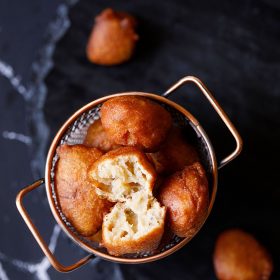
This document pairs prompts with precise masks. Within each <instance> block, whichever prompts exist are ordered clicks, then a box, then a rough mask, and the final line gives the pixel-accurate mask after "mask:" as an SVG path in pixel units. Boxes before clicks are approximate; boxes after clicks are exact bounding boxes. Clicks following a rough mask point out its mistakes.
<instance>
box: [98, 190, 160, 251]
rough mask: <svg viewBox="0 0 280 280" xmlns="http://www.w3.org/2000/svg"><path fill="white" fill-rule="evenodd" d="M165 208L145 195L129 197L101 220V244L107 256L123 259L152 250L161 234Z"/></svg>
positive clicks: (143, 193) (138, 194) (139, 194)
mask: <svg viewBox="0 0 280 280" xmlns="http://www.w3.org/2000/svg"><path fill="white" fill-rule="evenodd" d="M164 218H165V207H162V206H160V204H159V203H158V202H157V200H156V199H155V198H153V197H152V196H151V195H149V194H148V193H146V192H143V191H141V192H137V193H134V194H132V197H131V199H128V200H126V202H124V203H117V204H116V205H115V206H114V207H113V209H112V211H111V212H110V213H109V214H107V215H106V216H105V217H104V222H103V227H102V240H103V243H104V245H105V247H106V248H107V249H108V251H109V253H110V254H112V255H117V256H118V255H123V254H129V253H136V252H137V253H140V252H150V251H153V250H155V249H156V248H157V247H158V245H159V242H160V240H161V238H162V235H163V231H164Z"/></svg>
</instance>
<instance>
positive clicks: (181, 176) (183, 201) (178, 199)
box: [158, 162, 209, 237]
mask: <svg viewBox="0 0 280 280" xmlns="http://www.w3.org/2000/svg"><path fill="white" fill-rule="evenodd" d="M158 198H159V201H160V202H161V204H162V205H164V206H166V207H167V217H168V220H169V224H170V228H171V230H172V231H173V232H174V233H175V234H176V235H178V236H180V237H191V236H193V234H194V233H195V232H196V230H197V229H198V228H199V227H200V226H201V224H202V222H203V221H204V219H205V217H206V215H207V210H208V204H209V194H208V183H207V178H206V174H205V171H204V169H203V167H202V165H201V164H200V163H198V162H196V163H194V164H192V165H189V166H187V167H185V168H184V169H183V170H182V171H179V172H176V173H174V174H173V175H171V176H170V177H169V178H168V179H167V180H166V182H165V183H163V185H162V187H161V189H160V190H159V194H158Z"/></svg>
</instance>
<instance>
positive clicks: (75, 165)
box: [55, 145, 112, 236]
mask: <svg viewBox="0 0 280 280" xmlns="http://www.w3.org/2000/svg"><path fill="white" fill-rule="evenodd" d="M57 153H58V155H59V160H58V163H57V166H56V173H55V188H56V193H57V197H58V201H59V204H60V207H61V210H62V212H63V214H64V215H65V217H66V218H67V220H68V221H69V222H70V223H71V224H72V225H73V226H74V227H75V229H76V230H77V231H78V232H79V233H80V234H81V235H83V236H91V235H93V234H95V233H96V232H97V231H98V230H99V229H100V228H101V226H102V222H103V216H104V215H105V214H106V213H108V211H109V210H110V208H111V207H112V203H110V202H109V201H107V200H105V199H101V198H100V197H99V196H98V195H97V193H96V192H95V188H94V186H92V184H91V183H90V182H89V180H88V174H87V169H88V167H89V166H90V165H92V164H93V163H94V162H95V161H96V160H97V159H99V158H100V157H101V156H102V152H101V151H99V150H98V149H96V148H87V147H85V146H83V145H73V146H69V145H62V146H60V147H58V149H57Z"/></svg>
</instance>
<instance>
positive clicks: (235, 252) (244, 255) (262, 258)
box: [214, 229, 273, 280]
mask: <svg viewBox="0 0 280 280" xmlns="http://www.w3.org/2000/svg"><path fill="white" fill-rule="evenodd" d="M214 267H215V272H216V276H217V278H218V279H220V280H240V279H242V280H268V279H269V278H270V275H271V273H272V270H273V263H272V260H271V258H270V256H269V255H268V253H267V251H266V249H265V248H264V247H263V246H262V245H261V244H260V243H259V242H258V241H257V240H256V239H255V238H254V237H253V236H252V235H251V234H249V233H247V232H244V231H242V230H240V229H231V230H227V231H225V232H223V233H221V234H220V236H219V237H218V239H217V242H216V246H215V252H214Z"/></svg>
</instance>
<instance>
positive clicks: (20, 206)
mask: <svg viewBox="0 0 280 280" xmlns="http://www.w3.org/2000/svg"><path fill="white" fill-rule="evenodd" d="M44 181H45V180H44V179H40V180H38V181H36V182H34V183H33V184H31V185H29V186H27V187H25V188H24V189H22V190H21V191H20V192H19V193H18V195H17V197H16V205H17V208H18V211H19V213H20V214H21V216H22V218H23V220H24V221H25V223H26V225H27V226H28V228H29V230H30V231H31V233H32V234H33V236H34V238H35V239H36V241H37V243H38V244H39V246H40V247H41V249H42V251H43V252H44V254H45V255H46V256H47V258H48V259H49V261H50V263H51V264H52V266H53V267H54V268H55V269H56V270H58V271H60V272H70V271H72V270H74V269H77V268H79V267H80V266H82V265H84V264H86V263H87V262H88V261H89V260H90V259H91V258H93V257H94V255H92V254H90V255H88V256H86V257H84V258H83V259H81V260H79V261H77V262H76V263H74V264H72V265H69V266H64V265H62V264H61V263H60V262H58V260H57V259H56V258H55V256H54V255H53V253H52V252H51V251H50V249H49V247H48V245H47V244H46V242H45V241H44V240H43V238H42V236H41V235H40V233H39V231H38V229H37V228H36V227H35V225H34V224H33V222H32V220H31V218H30V216H29V215H28V213H27V211H26V209H25V208H24V206H23V202H22V200H23V197H24V196H25V195H26V194H27V193H29V192H31V191H33V190H34V189H36V188H38V187H39V186H41V185H42V184H43V183H44Z"/></svg>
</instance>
